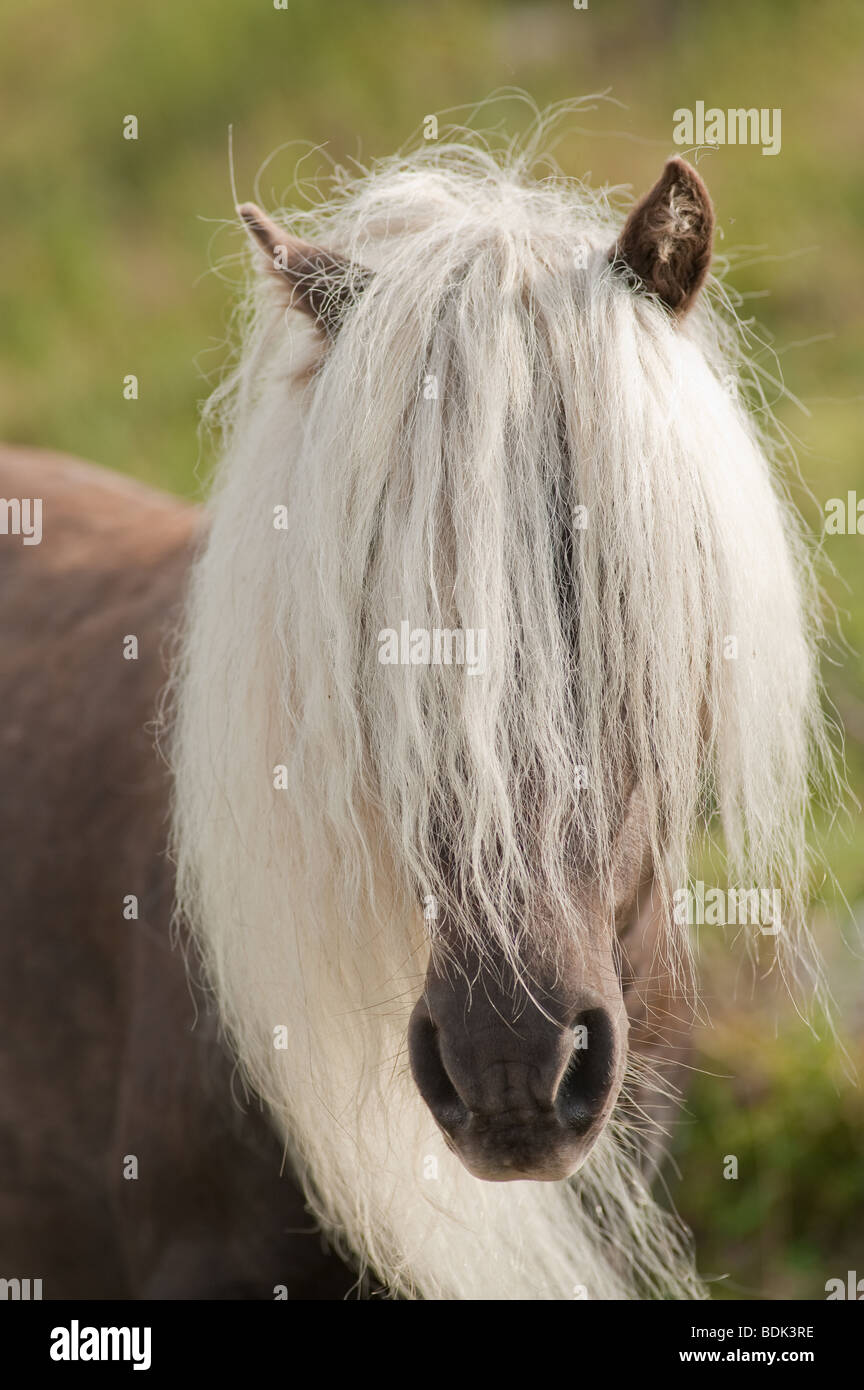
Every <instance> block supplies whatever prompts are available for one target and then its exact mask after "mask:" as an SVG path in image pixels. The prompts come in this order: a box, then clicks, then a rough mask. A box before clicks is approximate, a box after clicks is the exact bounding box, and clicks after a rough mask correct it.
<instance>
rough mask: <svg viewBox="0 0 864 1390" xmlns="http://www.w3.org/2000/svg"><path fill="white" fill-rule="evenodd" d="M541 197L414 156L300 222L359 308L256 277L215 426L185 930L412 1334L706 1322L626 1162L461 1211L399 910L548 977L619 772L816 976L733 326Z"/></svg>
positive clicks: (676, 960) (780, 579)
mask: <svg viewBox="0 0 864 1390" xmlns="http://www.w3.org/2000/svg"><path fill="white" fill-rule="evenodd" d="M529 162H530V161H529V160H528V159H527V158H525V157H523V156H520V154H519V152H518V151H514V150H512V149H511V150H509V151H508V152H507V154H506V155H504V156H501V155H496V154H494V153H492V152H490V151H489V149H488V148H487V147H486V146H485V145H484V144H483V143H482V142H479V141H474V140H472V139H470V138H463V139H462V140H460V141H459V142H457V143H452V144H444V143H439V144H435V145H430V146H427V147H425V148H423V149H422V150H420V151H419V152H416V153H412V154H411V155H410V156H407V157H403V156H400V157H399V158H397V159H394V160H391V161H388V162H384V163H382V164H380V165H377V166H375V167H374V168H373V169H372V170H371V171H369V172H365V173H361V174H359V175H357V176H352V177H350V178H349V177H347V176H344V175H343V176H341V177H338V176H337V179H336V187H335V188H334V190H333V192H332V196H329V197H328V199H327V200H326V201H323V202H321V203H320V204H318V205H317V206H316V207H315V208H314V210H313V211H311V212H305V213H302V214H300V213H293V214H291V213H289V214H286V215H284V216H283V218H282V219H281V220H282V224H283V225H284V226H285V228H286V230H288V231H289V232H290V233H291V234H293V235H296V236H299V237H302V238H304V239H306V240H308V241H311V242H312V243H314V244H317V245H319V246H323V247H326V248H327V249H329V250H331V251H333V252H337V253H340V254H341V255H343V256H346V257H348V258H350V259H351V260H352V261H353V262H354V263H356V264H358V265H362V266H364V267H367V268H368V269H370V270H372V271H373V272H374V275H373V277H372V279H371V282H370V284H369V286H368V288H367V289H366V290H365V292H364V293H363V294H362V295H361V297H360V298H359V301H358V302H357V304H356V306H355V307H354V308H353V310H352V311H351V313H350V314H349V315H348V316H347V318H346V320H345V323H344V326H343V328H342V330H341V331H340V333H339V334H338V336H337V337H336V340H335V342H334V343H333V345H332V346H328V347H327V348H326V349H325V348H323V347H322V340H321V338H320V335H319V334H318V333H317V332H316V331H315V329H314V327H313V326H311V325H310V324H309V322H308V320H306V319H304V318H303V316H302V315H300V314H297V313H295V312H293V311H291V310H290V309H287V310H286V306H285V302H284V298H280V294H279V290H278V287H277V286H276V284H275V281H274V279H273V277H272V276H268V277H260V276H258V277H256V280H255V283H254V285H253V286H252V288H251V289H250V296H249V300H248V307H249V314H248V316H247V331H246V334H245V340H244V346H243V350H242V353H241V355H240V357H239V360H238V365H237V368H236V370H235V371H234V373H233V375H232V376H231V378H230V380H229V381H227V382H226V383H225V384H224V385H223V386H221V387H220V388H219V390H218V391H217V392H216V394H215V396H214V398H213V400H212V402H211V407H210V411H211V415H213V414H215V415H218V416H219V419H220V421H221V423H222V425H223V426H224V429H225V447H224V453H223V457H222V461H221V465H220V468H219V471H218V476H217V478H216V483H215V487H214V490H213V495H212V500H211V502H210V525H209V531H208V536H207V539H206V544H205V545H204V548H203V550H202V553H201V555H200V558H199V560H198V562H197V566H196V568H195V571H194V576H193V583H192V588H191V593H190V597H189V603H188V616H187V621H186V627H185V637H184V642H183V649H182V654H181V658H180V661H179V664H178V668H177V674H176V683H175V705H176V709H175V711H174V715H173V718H174V735H173V739H174V742H173V764H174V769H175V775H176V810H175V833H174V843H175V852H176V856H177V861H178V902H179V909H180V913H181V915H182V917H183V919H184V920H185V921H186V922H187V923H188V924H189V925H190V927H191V930H192V933H193V936H194V940H195V941H196V942H197V945H198V947H199V949H200V952H201V956H202V958H203V964H204V968H205V970H206V974H207V978H208V980H209V981H210V983H211V985H212V988H213V990H214V992H215V995H216V997H217V999H218V1003H219V1007H220V1010H221V1014H222V1018H223V1020H224V1025H225V1028H226V1030H227V1034H228V1036H229V1037H230V1039H231V1042H232V1045H233V1047H234V1049H235V1051H236V1055H237V1057H238V1059H239V1061H240V1063H241V1065H242V1067H243V1070H244V1073H245V1075H246V1076H247V1077H248V1079H249V1082H250V1084H251V1086H252V1087H253V1088H254V1090H255V1091H256V1092H257V1093H258V1094H259V1095H260V1096H261V1097H262V1098H263V1100H264V1102H265V1103H266V1104H267V1105H268V1106H269V1108H270V1110H271V1112H272V1115H273V1119H274V1122H275V1124H276V1125H277V1127H278V1129H279V1132H280V1133H281V1135H282V1136H283V1138H284V1142H285V1145H286V1150H287V1153H288V1155H289V1156H290V1161H291V1163H292V1164H293V1165H294V1167H295V1169H296V1171H297V1173H298V1175H299V1177H300V1179H301V1181H302V1182H303V1183H304V1184H305V1187H306V1191H307V1193H308V1197H309V1201H310V1203H311V1205H312V1207H313V1208H314V1210H315V1212H316V1213H317V1215H318V1217H319V1218H320V1221H321V1223H322V1225H323V1227H324V1229H325V1230H326V1231H327V1232H328V1233H329V1235H330V1236H331V1238H332V1239H333V1240H334V1242H336V1244H337V1245H338V1246H339V1248H340V1249H341V1250H343V1252H344V1253H345V1254H346V1255H347V1257H348V1258H349V1259H350V1260H351V1261H352V1262H353V1264H354V1266H355V1267H357V1268H358V1269H360V1270H363V1269H365V1268H371V1270H372V1271H374V1273H375V1275H376V1276H377V1277H378V1278H379V1279H380V1280H381V1281H382V1282H383V1283H384V1285H385V1286H386V1288H387V1289H388V1290H389V1291H390V1292H392V1293H394V1294H400V1295H407V1296H409V1297H416V1298H427V1299H429V1298H431V1299H475V1298H492V1299H526V1298H527V1299H532V1298H536V1299H547V1298H565V1299H566V1298H574V1297H581V1296H583V1291H584V1292H585V1293H587V1296H588V1297H590V1298H633V1297H667V1298H668V1297H673V1298H690V1297H699V1296H700V1295H701V1286H700V1284H699V1281H698V1279H697V1278H696V1275H695V1273H694V1271H693V1268H692V1264H691V1259H690V1255H689V1253H688V1248H687V1240H686V1237H685V1236H684V1234H683V1233H682V1232H681V1230H680V1228H679V1226H678V1224H677V1222H675V1221H674V1220H673V1219H672V1218H671V1217H669V1216H668V1215H666V1214H665V1213H663V1212H662V1211H661V1210H660V1209H659V1207H657V1206H656V1205H655V1204H654V1202H653V1201H652V1200H651V1198H650V1196H649V1194H648V1192H647V1190H646V1187H645V1184H644V1181H643V1179H642V1178H641V1177H640V1175H639V1173H638V1170H637V1166H636V1164H635V1162H634V1160H633V1155H632V1153H631V1152H630V1149H629V1147H628V1143H627V1136H626V1133H624V1132H623V1130H622V1128H621V1126H619V1125H614V1124H613V1125H612V1126H611V1127H610V1128H609V1130H608V1131H607V1133H606V1134H605V1135H604V1136H603V1137H602V1138H601V1140H600V1141H599V1142H598V1144H597V1146H596V1147H595V1149H594V1151H593V1152H592V1154H591V1156H590V1157H589V1159H588V1161H587V1163H586V1165H585V1167H584V1169H583V1170H582V1171H581V1172H580V1173H579V1174H578V1175H577V1177H576V1178H575V1179H573V1180H572V1181H571V1182H568V1183H557V1184H547V1183H536V1184H532V1183H515V1184H491V1183H482V1182H478V1181H477V1180H476V1179H474V1178H473V1177H471V1176H470V1175H469V1174H468V1173H467V1172H466V1171H465V1170H464V1168H463V1167H462V1165H461V1164H460V1162H459V1160H458V1159H457V1158H456V1157H455V1156H453V1155H452V1154H451V1153H450V1152H449V1151H448V1150H447V1148H446V1146H445V1144H444V1142H443V1140H442V1138H441V1136H440V1135H439V1133H438V1131H437V1128H436V1126H435V1124H434V1122H433V1120H432V1117H431V1115H430V1114H429V1112H428V1110H427V1109H426V1107H425V1105H424V1103H423V1101H422V1100H421V1098H420V1096H419V1094H418V1093H417V1090H416V1088H415V1086H414V1083H413V1081H412V1079H411V1076H410V1074H409V1069H408V1065H407V1057H406V1048H405V1031H406V1025H407V1021H408V1016H409V1013H410V1010H411V1007H412V1005H413V1003H414V1001H415V999H416V998H417V996H418V994H419V993H420V991H421V989H422V987H423V976H424V969H425V964H426V955H427V952H428V947H429V941H428V935H427V933H426V931H425V930H424V923H423V920H422V908H421V907H420V902H421V899H422V898H423V897H424V896H426V895H428V894H433V895H435V896H436V897H437V898H439V899H440V900H442V901H443V902H445V903H446V905H447V908H448V911H449V913H450V915H451V917H452V918H453V920H454V921H456V922H457V923H458V924H459V925H460V927H461V929H462V930H463V931H464V932H465V933H466V934H469V935H472V936H473V937H474V938H475V939H476V940H477V942H478V945H479V946H480V949H481V950H484V949H488V944H489V943H490V942H492V941H493V940H494V941H497V943H498V944H499V946H501V947H503V949H504V952H505V955H506V957H507V959H508V960H509V961H510V962H511V963H512V964H514V965H515V967H516V969H517V970H518V969H519V968H520V960H521V956H522V950H523V947H524V940H523V936H522V933H523V932H524V933H525V934H526V935H527V934H530V935H531V938H532V943H533V945H534V947H535V948H536V949H540V950H542V951H544V952H550V953H552V954H553V955H554V952H555V950H556V948H557V945H558V944H559V943H560V941H561V940H562V939H563V934H565V933H571V932H578V924H579V896H580V882H582V881H583V878H582V876H583V875H584V874H590V875H593V876H595V879H596V878H597V877H599V879H600V880H601V881H602V882H604V883H607V882H608V885H609V892H610V894H611V893H612V892H613V891H614V888H613V885H612V883H611V878H612V871H611V865H612V863H613V859H614V841H615V832H616V823H617V817H618V815H619V813H620V787H621V785H622V779H626V776H627V775H628V773H632V774H633V775H634V776H635V777H636V779H637V780H638V783H639V784H640V786H641V788H642V791H643V794H644V797H645V804H646V807H647V812H648V817H649V823H650V835H651V843H652V847H653V853H654V861H655V866H656V871H657V878H658V883H659V884H660V887H661V891H662V892H664V893H666V894H668V895H671V893H672V892H673V891H674V890H675V888H676V887H681V886H684V885H686V884H687V882H688V865H689V864H690V861H691V856H692V852H693V845H694V837H696V836H698V835H699V833H700V832H701V831H702V830H704V828H705V826H706V824H707V823H708V821H709V819H710V818H711V817H712V816H713V815H714V813H715V811H716V812H717V813H718V814H719V819H720V821H721V822H722V829H723V836H724V840H725V845H726V851H727V858H728V865H729V874H730V878H731V880H732V881H733V882H735V883H737V884H739V885H740V886H742V887H746V886H751V885H756V886H761V887H775V886H779V887H780V888H781V889H782V893H783V904H784V926H783V931H782V932H781V933H780V935H779V936H778V937H777V939H776V943H775V944H776V949H777V951H778V960H779V961H780V963H781V965H782V964H783V963H784V962H787V963H791V961H792V960H793V959H795V960H798V961H800V960H801V959H802V958H803V960H804V962H805V968H806V970H807V971H809V972H810V973H809V978H811V980H815V979H816V978H817V973H818V972H817V967H816V966H815V963H814V961H813V957H812V955H811V953H810V952H809V951H808V949H807V937H806V929H805V927H804V925H803V923H804V915H803V905H804V899H805V895H806V888H807V879H808V872H809V871H808V858H807V851H806V846H805V822H806V817H807V805H808V784H809V781H810V779H811V777H812V776H813V775H814V774H815V773H816V772H817V771H818V768H819V766H820V765H822V763H823V761H824V758H825V756H826V753H827V744H826V738H825V733H824V728H823V721H822V717H821V715H820V706H819V690H818V683H817V675H816V660H815V650H816V643H817V640H818V637H819V628H818V620H817V617H816V611H817V610H816V602H815V586H814V584H813V578H812V574H811V568H810V564H809V561H808V558H807V554H806V550H805V547H804V545H803V542H802V536H801V530H800V527H799V523H798V520H797V517H796V515H795V513H794V511H793V510H792V508H791V507H790V506H789V505H788V503H787V502H786V500H785V499H784V496H783V494H782V491H781V489H780V488H779V487H778V485H777V483H776V481H775V480H774V479H773V478H772V467H771V465H770V463H769V461H768V460H769V457H770V453H769V448H768V447H766V445H765V443H764V441H763V440H761V439H760V437H759V435H758V433H757V430H756V428H755V426H754V424H753V421H752V419H750V418H748V413H747V411H746V410H745V408H744V404H743V395H742V396H741V397H740V398H739V395H738V393H736V392H735V391H734V390H730V389H729V382H730V381H733V380H738V379H740V377H741V371H742V368H741V361H740V360H739V348H738V339H737V336H736V332H735V328H734V324H732V325H731V327H730V323H729V316H728V314H727V313H726V312H725V311H724V310H723V308H722V304H721V303H720V301H721V300H722V299H723V296H722V295H721V294H719V293H718V289H717V283H716V282H713V292H712V290H711V286H709V294H708V297H707V298H706V296H705V295H704V294H703V296H702V301H701V302H700V304H699V305H698V306H697V307H696V308H695V309H694V311H693V313H692V314H691V315H690V316H689V317H688V318H687V319H686V320H685V321H684V323H683V324H679V323H677V322H675V321H674V319H673V317H672V316H671V315H670V314H669V313H668V312H666V311H665V310H664V308H663V306H662V305H660V304H659V303H657V302H656V301H655V300H653V299H651V298H650V297H648V296H645V295H644V294H640V293H639V292H638V291H637V290H635V289H634V288H633V286H632V285H631V284H630V283H628V280H627V278H626V277H625V276H622V275H621V274H620V273H619V270H618V268H616V266H615V265H610V264H609V262H608V252H609V248H610V247H611V246H612V245H613V244H614V242H615V240H616V236H617V235H618V234H619V232H620V227H621V212H620V210H618V209H616V207H615V206H614V205H613V200H612V198H611V196H610V194H609V193H608V192H606V191H598V190H595V189H591V188H589V187H587V186H585V185H584V184H581V183H578V182H574V181H571V180H567V179H565V178H563V177H561V176H560V175H554V174H553V175H551V176H549V177H546V178H543V179H542V180H540V181H533V180H532V178H531V177H530V171H529V169H528V167H527V165H528V163H529ZM257 254H258V253H257V252H250V260H251V259H252V258H254V257H255V256H257ZM580 509H584V510H580ZM583 523H584V524H583ZM403 619H407V620H408V621H410V623H411V626H412V627H425V628H428V629H434V628H451V629H453V628H462V629H467V628H474V629H479V628H485V629H486V633H487V651H488V660H487V671H486V673H485V674H484V675H482V676H481V675H476V676H469V675H468V674H467V673H466V672H465V671H464V670H463V671H461V672H460V671H456V670H455V669H451V668H446V667H440V666H434V665H429V666H420V667H405V668H403V667H392V666H382V665H380V664H379V662H378V659H377V654H378V644H377V635H378V633H379V632H380V631H381V630H382V629H384V628H398V627H399V623H400V621H402V620H403ZM730 637H732V638H735V639H736V640H737V659H735V658H733V659H729V656H728V647H727V646H726V645H724V644H725V643H726V639H728V638H730ZM277 767H282V768H284V769H285V770H286V771H285V772H284V774H283V775H282V776H281V777H280V776H279V775H274V769H276V768H277ZM580 769H582V773H581V775H580V773H579V770H580ZM277 782H279V783H284V787H283V786H282V785H280V786H278V787H277V786H276V785H274V783H277ZM529 788H530V789H531V795H530V796H528V795H526V794H525V793H526V789H529ZM529 803H530V804H529ZM442 842H443V843H444V844H446V847H447V854H448V859H449V861H450V862H449V868H448V872H447V874H446V876H445V875H442V873H441V871H440V867H439V866H440V863H441V845H442ZM574 863H575V864H576V865H577V866H578V868H577V869H576V870H574ZM469 902H470V903H471V904H472V906H471V910H470V911H469V910H468V909H467V908H466V904H467V903H469ZM540 902H542V903H543V904H545V905H546V908H547V910H546V911H544V912H542V913H537V914H536V915H535V914H532V912H531V911H530V907H531V905H532V904H536V903H540ZM517 904H518V905H520V912H519V919H518V920H519V923H520V925H519V927H518V928H514V911H513V909H514V905H517ZM478 905H479V911H478ZM667 917H668V931H667V933H666V937H665V940H664V942H663V944H662V951H663V955H664V960H665V963H666V964H667V965H668V966H671V968H672V969H673V970H674V972H675V974H676V977H677V978H678V980H679V982H680V985H681V988H682V989H685V988H687V987H688V982H689V974H690V965H689V962H690V945H689V940H688V933H687V929H686V927H684V926H680V925H676V922H675V920H674V916H673V914H672V913H671V912H669V913H667ZM280 1030H281V1031H280ZM275 1216H276V1213H274V1218H275Z"/></svg>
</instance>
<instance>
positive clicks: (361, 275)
mask: <svg viewBox="0 0 864 1390" xmlns="http://www.w3.org/2000/svg"><path fill="white" fill-rule="evenodd" d="M237 211H238V212H239V214H240V216H241V217H242V218H243V221H244V222H245V223H246V226H247V227H248V228H249V230H250V232H252V234H253V236H254V237H255V239H256V241H257V242H258V244H259V245H260V246H261V248H262V250H263V251H264V252H266V254H267V256H268V257H269V260H270V269H271V270H272V272H273V274H274V275H276V276H278V277H279V279H281V280H282V281H283V282H284V283H285V284H287V285H288V286H289V288H290V293H291V299H290V302H291V304H292V306H293V307H294V308H295V309H302V310H303V312H304V313H306V314H309V315H310V316H311V317H312V318H313V319H315V321H316V323H317V324H319V326H320V327H321V328H323V329H324V331H325V333H327V334H329V336H330V337H335V336H336V334H337V332H338V331H339V326H340V324H341V322H342V319H343V318H344V315H345V312H346V310H347V309H349V308H350V306H351V305H352V304H353V303H354V302H355V300H356V299H357V298H358V297H359V296H360V294H361V293H362V291H363V290H364V289H365V288H366V286H367V285H368V283H369V281H370V280H371V278H372V272H371V271H370V270H365V269H363V267H361V266H357V265H354V264H353V263H352V262H351V261H346V260H345V258H344V257H343V256H335V255H333V253H332V252H331V251H322V250H321V249H320V248H319V247H317V246H310V245H309V243H308V242H306V241H299V240H298V239H297V237H292V236H289V235H288V233H287V232H283V231H282V230H281V228H279V227H277V225H276V223H275V222H274V221H273V220H272V219H271V218H269V217H268V216H267V214H266V212H262V211H261V209H260V208H259V207H256V205H255V203H242V204H241V205H240V206H239V207H238V209H237Z"/></svg>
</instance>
